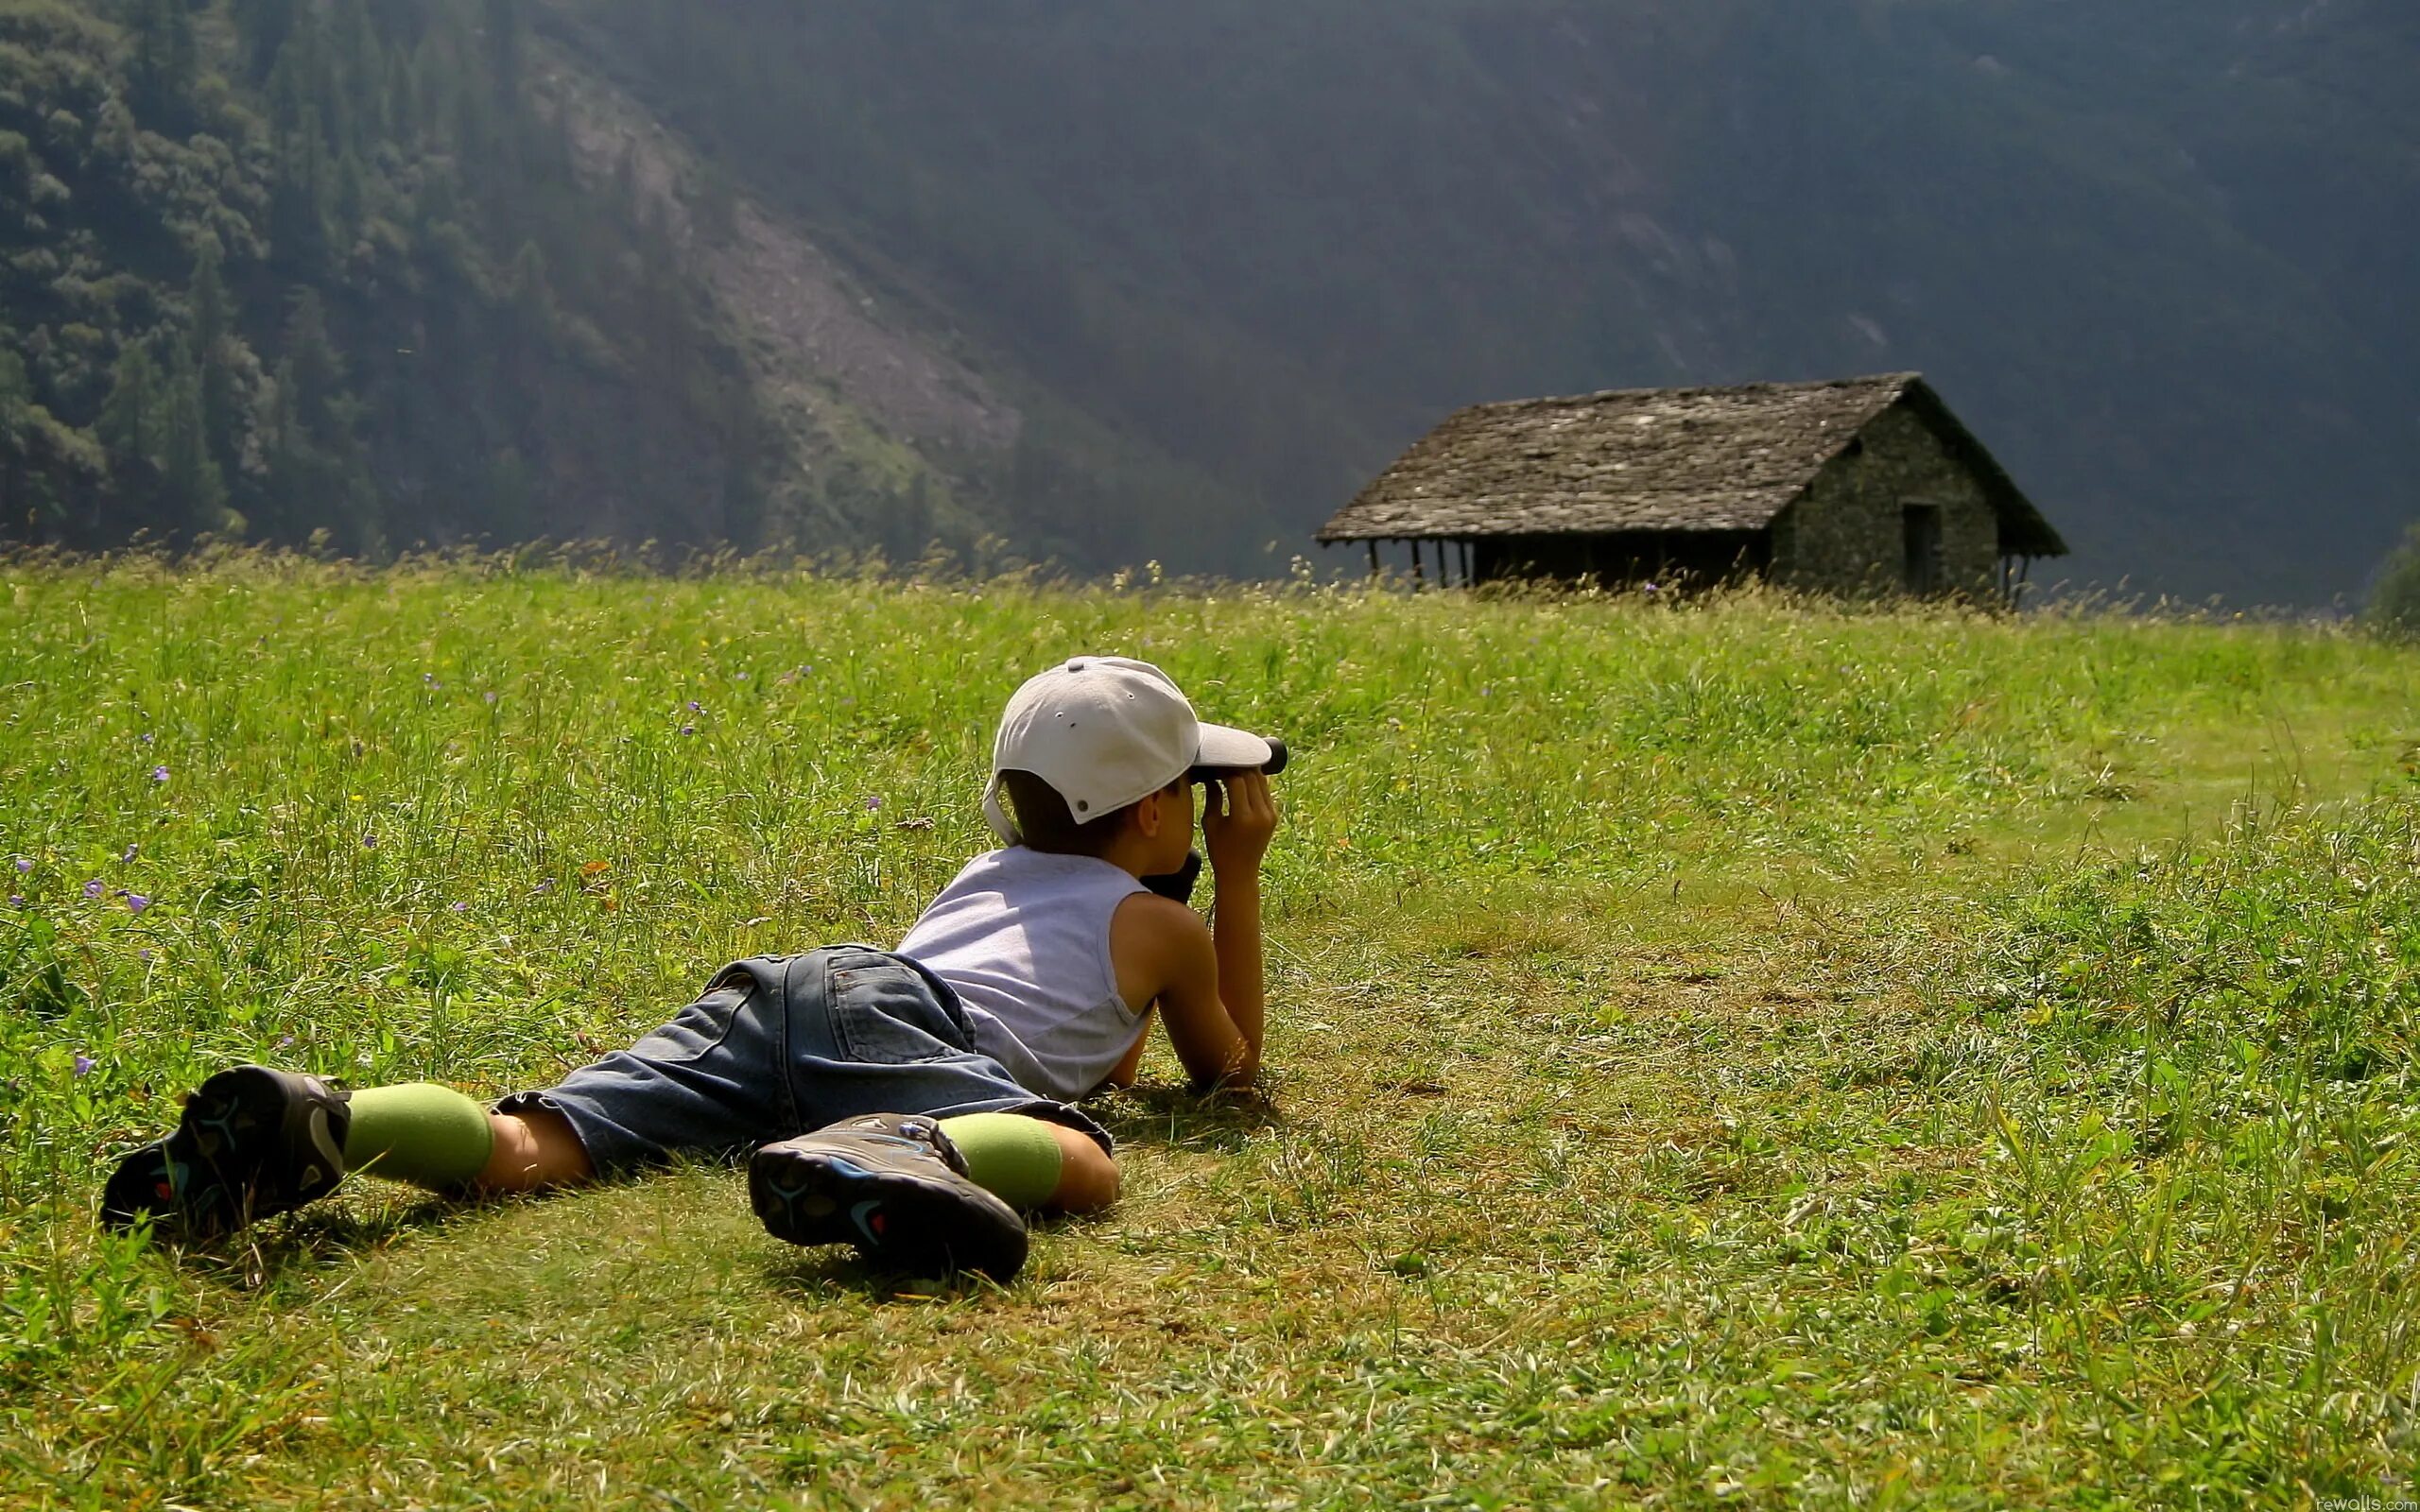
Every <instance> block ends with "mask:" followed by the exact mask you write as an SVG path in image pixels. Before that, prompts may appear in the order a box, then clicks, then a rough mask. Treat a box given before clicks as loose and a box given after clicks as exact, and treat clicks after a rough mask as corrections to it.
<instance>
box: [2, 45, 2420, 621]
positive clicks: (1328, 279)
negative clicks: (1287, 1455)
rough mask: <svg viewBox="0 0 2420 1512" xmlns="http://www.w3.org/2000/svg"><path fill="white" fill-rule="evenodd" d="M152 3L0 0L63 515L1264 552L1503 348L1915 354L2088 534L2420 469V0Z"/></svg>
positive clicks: (8, 212)
mask: <svg viewBox="0 0 2420 1512" xmlns="http://www.w3.org/2000/svg"><path fill="white" fill-rule="evenodd" d="M101 9H102V11H103V13H102V14H101V15H98V16H95V14H93V13H91V11H92V8H90V7H85V8H78V7H75V6H70V5H66V4H63V3H59V0H0V256H4V257H5V262H4V263H0V321H5V324H6V327H7V345H8V347H9V349H10V350H12V351H13V352H15V353H16V354H17V355H18V357H19V358H20V359H21V360H22V363H23V371H22V373H20V372H18V371H17V370H16V369H8V368H5V367H0V419H5V421H6V427H5V431H0V446H5V449H6V454H7V461H8V469H7V474H6V476H5V478H0V486H5V488H6V490H7V494H6V499H5V508H0V515H5V519H6V521H7V529H8V530H9V533H10V534H12V535H23V534H25V533H26V531H27V530H28V529H33V530H35V531H36V533H38V534H44V536H45V539H67V540H71V541H88V542H89V541H102V540H107V539H123V537H124V536H125V535H126V534H127V533H128V532H129V531H130V530H131V529H133V528H136V527H137V526H140V527H143V528H148V529H153V530H171V531H174V530H187V531H189V530H192V529H194V528H198V527H203V526H209V525H212V524H216V525H218V526H220V527H233V526H234V525H235V524H236V523H237V522H236V521H235V520H233V519H231V518H229V517H228V516H226V515H225V514H224V513H223V512H222V511H224V510H230V509H232V510H233V511H234V513H235V514H236V515H240V516H241V525H242V528H243V529H244V530H245V531H247V532H248V533H250V534H251V535H253V536H268V537H270V538H272V539H301V538H302V537H304V536H307V535H308V533H309V531H310V530H311V529H313V528H320V527H325V528H328V529H330V530H332V531H333V532H335V534H336V537H337V541H339V542H340V543H343V544H346V545H351V546H354V547H357V548H360V549H369V550H376V549H380V548H381V547H382V546H385V547H391V546H397V545H402V544H406V543H408V542H409V541H415V540H439V541H441V540H451V539H459V538H462V537H466V536H471V535H475V534H479V533H486V534H489V535H491V536H492V537H494V538H497V539H508V538H511V537H516V536H523V535H530V534H552V535H568V534H596V533H613V534H618V535H623V536H626V537H632V538H635V537H642V536H655V537H661V538H665V539H669V540H681V541H715V540H725V539H728V540H734V541H738V542H740V543H742V544H751V545H752V544H758V543H763V542H768V541H774V542H779V541H792V542H796V543H799V544H803V545H809V546H820V545H828V544H835V543H842V542H853V543H859V544H866V543H872V544H879V545H881V546H883V547H884V548H885V549H887V550H889V551H890V552H892V553H893V554H897V553H900V552H903V551H913V550H916V549H919V547H920V546H921V544H922V542H924V541H926V540H929V539H936V538H938V539H941V540H943V541H949V542H952V543H955V544H958V545H960V546H965V545H968V544H969V543H971V542H974V541H977V539H978V538H980V537H982V536H984V535H986V534H987V533H997V534H999V535H1001V536H1004V537H1006V538H1007V540H1008V542H1009V545H1010V547H1011V549H1013V550H1015V551H1017V552H1019V553H1021V554H1023V555H1028V556H1034V557H1043V556H1053V557H1057V558H1062V559H1063V560H1066V561H1068V562H1070V563H1073V564H1075V565H1078V566H1080V567H1087V568H1098V567H1107V566H1111V565H1115V564H1117V563H1121V562H1130V561H1139V560H1141V559H1143V558H1149V557H1157V558H1161V559H1163V560H1165V561H1167V563H1168V564H1169V565H1171V566H1172V567H1179V568H1200V569H1214V570H1221V571H1230V572H1253V571H1260V570H1269V569H1271V567H1273V566H1276V565H1280V564H1282V561H1283V559H1284V557H1285V556H1286V555H1287V554H1288V552H1290V551H1291V550H1294V549H1298V548H1300V547H1302V546H1303V545H1304V543H1305V537H1306V536H1307V534H1308V532H1309V530H1310V529H1311V528H1312V527H1313V526H1315V525H1316V524H1318V523H1319V522H1320V521H1321V520H1322V519H1324V518H1325V517H1326V515H1327V514H1328V513H1329V512H1330V511H1331V510H1332V509H1333V508H1335V507H1337V505H1338V504H1340V502H1341V501H1342V500H1343V499H1344V498H1345V497H1347V496H1349V495H1350V493H1351V492H1352V490H1354V488H1355V487H1356V486H1357V484H1358V483H1359V482H1360V481H1361V480H1362V479H1363V478H1364V477H1365V476H1366V475H1367V474H1368V473H1369V472H1371V471H1372V470H1374V469H1375V468H1376V467H1378V466H1380V465H1382V464H1383V463H1384V461H1385V460H1386V459H1387V458H1388V457H1389V456H1390V455H1392V453H1393V452H1394V451H1395V450H1396V449H1397V448H1398V447H1400V446H1401V445H1403V444H1405V443H1406V442H1408V441H1409V439H1410V438H1412V437H1414V436H1416V435H1417V434H1418V433H1419V432H1420V431H1421V430H1422V429H1424V428H1425V427H1426V425H1428V424H1429V423H1431V422H1433V421H1435V420H1437V419H1438V418H1440V417H1441V416H1442V415H1443V413H1445V412H1446V411H1447V410H1449V409H1451V408H1452V407H1454V406H1456V405H1459V404H1464V403H1468V402H1472V401H1477V400H1485V399H1497V398H1504V397H1509V396H1515V395H1527V394H1536V393H1544V392H1559V391H1575V390H1584V389H1590V388H1597V387H1616V386H1630V385H1638V384H1657V383H1677V382H1699V381H1732V380H1747V379H1755V378H1799V377H1808V376H1820V375H1831V374H1840V373H1847V372H1858V371H1873V370H1879V369H1907V368H1916V369H1924V370H1926V371H1927V373H1929V374H1930V375H1931V376H1932V377H1933V379H1934V381H1935V383H1936V385H1937V386H1938V387H1940V388H1941V390H1942V391H1943V393H1944V394H1945V396H1946V397H1947V398H1948V399H1949V401H1950V402H1951V404H1953V405H1955V406H1957V407H1958V408H1959V409H1960V410H1961V412H1962V414H1964V415H1965V417H1966V418H1967V419H1968V420H1969V421H1971V422H1972V423H1973V424H1974V425H1975V426H1976V428H1977V429H1978V430H1979V432H1980V433H1981V434H1982V435H1983V436H1984V437H1985V438H1986V439H1987V440H1989V441H1990V442H1991V443H1992V444H1993V445H1994V446H1995V447H1996V448H1997V450H1998V451H1999V452H2000V454H2001V455H2002V456H2003V457H2004V459H2005V460H2006V461H2008V462H2009V464H2010V465H2011V467H2012V468H2013V469H2014V472H2016V474H2017V476H2018V477H2019V479H2020V480H2021V481H2022V482H2023V483H2024V484H2025V485H2026V486H2027V487H2028V488H2029V490H2031V492H2032V493H2033V494H2034V495H2035V497H2036V498H2037V499H2038V500H2039V502H2040V503H2041V504H2042V505H2043V506H2044V507H2045V509H2046V510H2047V511H2048V513H2049V515H2050V516H2051V518H2052V519H2053V520H2054V521H2055V522H2056V523H2057V524H2059V525H2060V527H2061V529H2062V530H2063V532H2065V533H2066V536H2067V537H2068V539H2069V540H2070V541H2073V542H2074V543H2075V544H2076V545H2077V546H2078V547H2079V548H2080V555H2079V557H2078V558H2077V559H2076V560H2075V561H2074V562H2073V563H2071V564H2069V565H2070V566H2071V568H2072V570H2073V571H2074V572H2076V573H2077V574H2079V575H2081V576H2090V577H2096V578H2100V579H2102V580H2112V579H2116V578H2118V577H2119V576H2131V578H2132V579H2133V580H2135V582H2137V583H2139V584H2146V585H2149V586H2152V587H2157V588H2162V589H2168V590H2173V591H2178V592H2184V593H2204V592H2212V591H2223V592H2225V593H2229V594H2230V595H2232V596H2235V597H2237V598H2238V599H2250V600H2293V601H2301V602H2318V601H2323V600H2325V599H2326V598H2327V597H2328V596H2329V595H2331V594H2335V593H2343V592H2347V591H2350V590H2353V589H2355V588H2356V587H2358V585H2359V581H2360V578H2361V576H2362V575H2363V573H2364V572H2365V571H2366V569H2367V568H2368V566H2369V564H2370V563H2372V562H2373V561H2375V560H2376V559H2377V557H2378V556H2379V555H2380V554H2381V553H2382V552H2383V550H2384V549H2385V546H2386V543H2387V541H2389V540H2390V539H2391V537H2392V536H2393V534H2394V531H2395V529H2396V528H2398V527H2399V524H2400V523H2401V522H2402V520H2403V519H2404V518H2406V517H2408V516H2409V515H2410V514H2411V513H2412V512H2413V511H2414V510H2415V508H2420V486H2415V485H2414V484H2413V483H2412V482H2411V478H2412V477H2413V475H2414V473H2415V471H2420V358H2415V356H2414V353H2415V352H2420V270H2415V263H2414V261H2413V259H2412V258H2411V256H2410V254H2409V249H2410V248H2411V246H2412V245H2413V241H2414V237H2415V235H2420V106H2415V104H2414V103H2413V98H2414V96H2415V94H2420V92H2415V91H2412V90H2411V89H2410V88H2409V80H2410V79H2411V77H2414V76H2415V73H2416V72H2420V11H2415V10H2414V9H2412V8H2411V7H2409V6H2408V5H2403V4H2401V3H2399V0H2317V3H2313V0H2290V3H2289V0H2137V3H2135V4H2132V5H2129V6H2127V7H2122V8H2116V9H2114V10H2113V9H2112V8H2108V7H2100V6H2088V5H2084V4H2082V3H2079V0H1792V3H1790V4H1788V5H1783V4H1778V3H1773V0H1691V3H1689V4H1685V5H1684V4H1679V3H1676V0H1584V3H1583V0H1195V3H1193V4H1189V5H1185V6H1132V5H1125V4H1112V3H1109V0H886V3H885V4H882V5H879V6H868V5H856V4H838V3H831V0H716V3H715V4H713V5H699V4H696V3H694V0H216V3H214V4H207V5H202V6H199V7H187V6H184V5H182V4H181V3H179V0H104V4H103V6H102V8H101ZM214 247H215V249H216V250H215V252H214V250H213V248H214ZM288 377H290V379H291V381H290V382H288V381H281V380H282V379H285V378H288ZM195 438H202V439H200V440H199V441H197V440H196V439H195ZM214 479H215V481H214Z"/></svg>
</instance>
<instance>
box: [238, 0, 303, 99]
mask: <svg viewBox="0 0 2420 1512" xmlns="http://www.w3.org/2000/svg"><path fill="white" fill-rule="evenodd" d="M300 10H301V0H234V18H235V33H236V35H237V37H238V38H240V39H241V41H242V43H243V59H244V65H245V68H246V70H247V71H248V72H249V73H250V74H251V77H253V78H254V79H256V80H257V79H263V78H267V77H268V74H269V70H270V69H272V68H274V67H276V66H277V57H278V54H279V53H280V52H282V51H284V50H285V43H286V39H287V38H289V37H291V36H293V35H294V26H295V22H296V20H297V19H298V16H299V12H300Z"/></svg>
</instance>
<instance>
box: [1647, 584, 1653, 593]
mask: <svg viewBox="0 0 2420 1512" xmlns="http://www.w3.org/2000/svg"><path fill="white" fill-rule="evenodd" d="M1647 591H1648V592H1649V593H1653V592H1655V585H1654V584H1653V583H1650V584H1648V585H1647Z"/></svg>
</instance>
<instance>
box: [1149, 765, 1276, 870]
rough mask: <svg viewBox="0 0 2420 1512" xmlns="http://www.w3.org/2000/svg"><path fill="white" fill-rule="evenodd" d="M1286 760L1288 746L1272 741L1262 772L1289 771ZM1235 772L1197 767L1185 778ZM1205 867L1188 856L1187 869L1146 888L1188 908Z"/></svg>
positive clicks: (1195, 855) (1192, 854)
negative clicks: (1202, 869)
mask: <svg viewBox="0 0 2420 1512" xmlns="http://www.w3.org/2000/svg"><path fill="white" fill-rule="evenodd" d="M1287 759H1288V753H1287V750H1286V743H1285V742H1284V741H1282V740H1271V742H1270V743H1269V760H1267V761H1265V762H1263V763H1261V765H1260V769H1261V770H1262V771H1264V772H1266V773H1268V774H1269V775H1270V776H1271V777H1275V776H1276V775H1277V774H1278V773H1280V772H1282V771H1284V770H1285V769H1286V762H1287ZM1235 771H1236V768H1235V767H1232V766H1197V767H1195V768H1193V770H1191V771H1189V772H1187V773H1185V774H1184V775H1185V780H1186V781H1187V782H1217V781H1218V780H1219V779H1220V778H1222V777H1229V776H1232V775H1234V773H1235ZM1202 865H1203V863H1202V860H1201V851H1191V852H1188V853H1187V854H1186V856H1185V858H1184V866H1182V867H1179V868H1177V869H1176V870H1174V871H1169V872H1163V873H1162V874H1161V875H1159V876H1156V877H1145V878H1144V879H1143V885H1144V886H1146V887H1149V888H1150V889H1151V890H1152V891H1153V892H1155V893H1158V894H1159V895H1160V896H1161V897H1163V898H1173V899H1175V900H1176V901H1177V902H1181V903H1184V904H1186V905H1188V906H1189V905H1191V903H1192V902H1193V889H1194V887H1195V885H1198V884H1199V883H1200V882H1201V868H1202Z"/></svg>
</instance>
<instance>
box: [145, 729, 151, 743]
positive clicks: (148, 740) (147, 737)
mask: <svg viewBox="0 0 2420 1512" xmlns="http://www.w3.org/2000/svg"><path fill="white" fill-rule="evenodd" d="M143 744H145V745H146V746H148V745H150V744H151V731H149V730H145V731H144V732H143Z"/></svg>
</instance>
